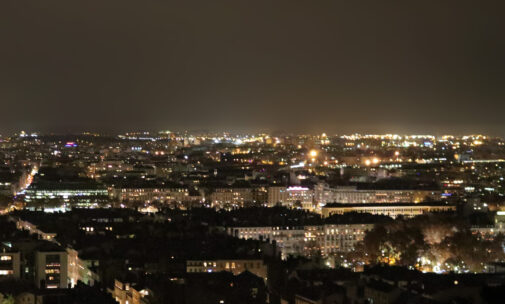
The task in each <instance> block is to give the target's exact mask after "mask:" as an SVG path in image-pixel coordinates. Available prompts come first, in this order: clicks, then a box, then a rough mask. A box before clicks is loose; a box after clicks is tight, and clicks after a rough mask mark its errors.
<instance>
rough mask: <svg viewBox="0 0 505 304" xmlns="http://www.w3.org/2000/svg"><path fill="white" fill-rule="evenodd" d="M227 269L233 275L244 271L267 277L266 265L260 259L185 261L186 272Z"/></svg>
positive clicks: (207, 271)
mask: <svg viewBox="0 0 505 304" xmlns="http://www.w3.org/2000/svg"><path fill="white" fill-rule="evenodd" d="M220 271H228V272H231V273H233V274H234V275H239V274H241V273H242V272H244V271H249V272H250V273H252V274H254V275H256V276H258V277H260V278H263V279H264V280H266V279H267V265H266V264H265V263H264V262H263V260H262V259H223V260H212V259H209V260H188V261H186V272H188V273H209V272H220Z"/></svg>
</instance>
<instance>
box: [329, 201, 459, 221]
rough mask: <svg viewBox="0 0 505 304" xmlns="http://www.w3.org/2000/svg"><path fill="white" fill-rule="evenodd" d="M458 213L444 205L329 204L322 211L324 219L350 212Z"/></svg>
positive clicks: (454, 207)
mask: <svg viewBox="0 0 505 304" xmlns="http://www.w3.org/2000/svg"><path fill="white" fill-rule="evenodd" d="M447 211H456V206H454V205H449V204H444V203H418V204H416V203H396V204H328V205H326V206H324V207H323V209H322V217H329V216H331V215H334V214H345V213H349V212H358V213H371V214H375V215H386V216H390V217H392V218H396V217H398V216H400V215H401V216H404V217H414V216H416V215H422V214H425V213H431V212H447Z"/></svg>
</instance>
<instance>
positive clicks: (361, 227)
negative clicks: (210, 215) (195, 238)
mask: <svg viewBox="0 0 505 304" xmlns="http://www.w3.org/2000/svg"><path fill="white" fill-rule="evenodd" d="M373 227H374V225H373V224H325V225H306V226H300V227H280V226H277V227H229V228H228V229H227V232H228V234H229V235H232V236H234V237H237V238H241V239H252V240H263V241H268V242H274V241H275V243H276V246H277V248H278V250H279V251H280V254H281V258H282V259H286V258H287V257H288V256H290V255H292V256H312V255H315V254H316V253H317V252H321V254H323V255H328V254H334V253H341V252H349V251H351V250H353V249H354V247H355V245H356V244H357V243H358V242H360V241H362V240H363V238H364V236H365V232H366V231H369V230H371V229H372V228H373Z"/></svg>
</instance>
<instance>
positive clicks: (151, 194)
mask: <svg viewBox="0 0 505 304" xmlns="http://www.w3.org/2000/svg"><path fill="white" fill-rule="evenodd" d="M111 195H112V198H113V199H116V200H118V201H119V202H125V201H129V202H134V201H141V202H154V201H159V202H172V201H177V202H184V201H189V200H194V199H195V197H192V196H190V195H189V191H188V189H186V188H163V186H161V185H159V186H157V185H153V186H147V185H146V186H140V185H139V186H137V185H124V186H119V187H114V188H111ZM196 199H198V198H196Z"/></svg>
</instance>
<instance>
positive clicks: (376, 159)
mask: <svg viewBox="0 0 505 304" xmlns="http://www.w3.org/2000/svg"><path fill="white" fill-rule="evenodd" d="M379 161H380V160H379V159H378V158H377V157H374V158H373V160H372V162H373V163H374V164H378V163H379Z"/></svg>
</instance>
